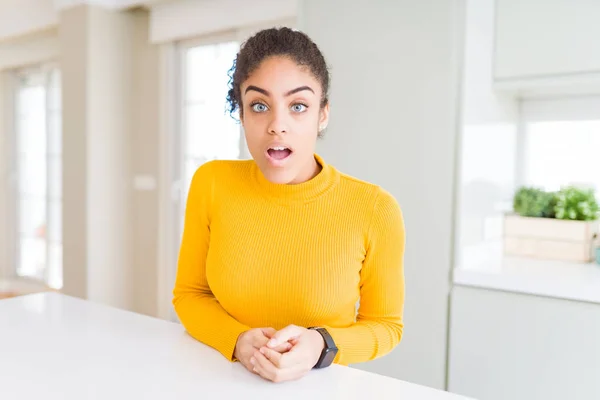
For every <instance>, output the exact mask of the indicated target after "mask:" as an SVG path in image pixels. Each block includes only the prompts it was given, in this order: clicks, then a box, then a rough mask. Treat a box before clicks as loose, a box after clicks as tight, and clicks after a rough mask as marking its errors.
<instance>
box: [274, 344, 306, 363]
mask: <svg viewBox="0 0 600 400" xmlns="http://www.w3.org/2000/svg"><path fill="white" fill-rule="evenodd" d="M305 358H306V357H305V354H304V351H303V350H302V347H296V346H294V347H293V348H292V349H291V350H290V351H288V352H287V353H284V354H282V355H281V358H280V359H279V367H280V368H291V367H293V366H296V365H300V364H303V363H304V360H305Z"/></svg>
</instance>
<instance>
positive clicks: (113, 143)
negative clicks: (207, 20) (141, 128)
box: [60, 6, 152, 309]
mask: <svg viewBox="0 0 600 400" xmlns="http://www.w3.org/2000/svg"><path fill="white" fill-rule="evenodd" d="M133 27H134V23H133V17H132V16H131V15H130V14H125V13H119V12H116V11H107V10H104V9H101V8H98V7H91V6H79V7H74V8H69V9H66V10H64V11H62V12H61V25H60V32H61V44H63V45H64V46H63V51H62V54H61V68H62V70H63V74H62V76H63V80H62V81H63V202H64V215H63V238H64V256H63V270H64V292H65V293H67V294H70V295H74V296H79V297H83V298H88V299H90V300H93V301H98V302H100V303H105V304H109V305H113V306H117V307H121V308H125V309H131V306H132V303H133V300H132V293H133V290H132V281H133V276H132V275H133V267H132V255H131V248H132V240H131V229H132V228H131V220H132V218H131V212H130V210H131V208H130V202H131V196H130V195H131V191H130V182H131V180H130V179H131V149H130V128H131V106H132V101H131V98H130V96H131V87H130V83H131V79H132V70H131V66H132V64H133V63H132V60H131V57H132V53H133V51H132V40H133ZM150 273H152V272H150Z"/></svg>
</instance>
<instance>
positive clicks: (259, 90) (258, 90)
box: [244, 85, 315, 96]
mask: <svg viewBox="0 0 600 400" xmlns="http://www.w3.org/2000/svg"><path fill="white" fill-rule="evenodd" d="M250 90H254V91H255V92H258V93H262V94H264V95H265V96H271V93H269V91H268V90H265V89H263V88H259V87H258V86H254V85H250V86H248V87H247V88H246V91H245V92H244V93H248V92H249V91H250ZM303 90H310V91H311V92H313V93H315V91H314V90H312V89H311V87H310V86H300V87H297V88H296V89H292V90H290V91H289V92H287V93H286V94H285V95H286V96H291V95H293V94H294V93H298V92H301V91H303Z"/></svg>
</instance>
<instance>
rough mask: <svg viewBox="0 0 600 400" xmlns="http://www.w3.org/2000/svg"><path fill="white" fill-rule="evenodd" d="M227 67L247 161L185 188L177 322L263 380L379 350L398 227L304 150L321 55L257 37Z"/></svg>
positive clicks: (391, 297)
mask: <svg viewBox="0 0 600 400" xmlns="http://www.w3.org/2000/svg"><path fill="white" fill-rule="evenodd" d="M232 70H233V71H234V72H233V76H232V79H231V89H230V91H229V94H228V101H229V104H230V108H231V112H235V111H236V110H239V115H240V121H241V123H242V125H243V127H244V132H245V136H246V141H247V144H248V148H249V150H250V153H251V155H252V158H253V159H252V160H244V161H239V160H235V161H211V162H208V163H206V164H204V165H202V166H201V167H200V168H198V170H197V171H196V173H195V175H194V177H193V179H192V183H191V186H190V191H189V197H188V200H187V206H186V215H185V227H184V232H183V237H182V242H181V249H180V254H179V261H178V271H177V279H176V283H175V288H174V292H173V293H174V299H173V304H174V306H175V310H176V312H177V314H178V316H179V318H180V320H181V322H182V324H183V326H184V327H185V328H186V330H187V331H188V332H189V333H190V334H191V335H192V336H193V337H194V338H196V339H197V340H199V341H201V342H203V343H205V344H207V345H209V346H211V347H213V348H215V349H216V350H218V351H219V352H221V353H222V354H223V355H224V356H225V357H226V358H227V359H229V360H232V361H239V362H241V363H242V364H243V365H244V366H245V367H246V368H247V369H248V370H249V371H251V372H254V373H257V374H259V375H261V376H262V377H264V378H266V379H269V380H272V381H285V380H293V379H297V378H299V377H301V376H303V375H305V374H306V373H307V372H308V371H310V370H311V369H312V368H315V367H316V368H323V367H326V366H328V365H329V364H330V363H331V362H336V363H339V364H343V365H347V364H351V363H359V362H363V361H367V360H372V359H375V358H377V357H380V356H382V355H384V354H387V353H388V352H390V351H391V350H392V349H393V348H394V347H395V346H396V345H397V344H398V343H399V342H400V338H401V336H402V329H403V323H402V315H403V307H404V269H403V257H404V242H405V238H404V222H403V218H402V213H401V210H400V208H399V206H398V204H397V202H396V200H395V199H394V198H393V197H392V196H391V195H390V194H389V193H388V192H386V191H385V190H383V189H382V188H380V187H378V186H376V185H373V184H370V183H367V182H363V181H361V180H358V179H356V178H353V177H350V176H348V175H345V174H343V173H340V172H339V171H338V170H337V169H335V168H334V167H333V166H331V165H329V164H327V163H326V162H325V160H323V158H322V157H320V156H319V155H318V154H316V153H315V146H316V141H317V137H319V136H320V134H321V132H322V131H323V129H325V127H326V126H327V123H328V120H329V101H328V95H327V93H328V89H329V73H328V69H327V65H326V63H325V60H324V58H323V55H322V54H321V52H320V51H319V49H318V48H317V46H316V45H315V44H314V43H313V42H312V41H311V40H310V39H309V38H308V37H307V36H306V35H305V34H303V33H301V32H297V31H293V30H291V29H288V28H281V29H267V30H264V31H261V32H258V33H257V34H256V35H254V36H253V37H251V38H250V39H249V40H248V41H247V42H246V43H245V44H244V45H243V46H242V48H241V50H240V52H239V54H238V55H237V58H236V61H235V64H234V69H232ZM341 140H343V138H341ZM359 300H360V302H359ZM357 303H360V307H359V308H358V313H357V309H356V306H357Z"/></svg>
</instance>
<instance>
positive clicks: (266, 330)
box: [260, 328, 277, 339]
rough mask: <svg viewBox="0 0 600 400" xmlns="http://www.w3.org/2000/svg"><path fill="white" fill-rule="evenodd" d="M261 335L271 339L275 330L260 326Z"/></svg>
mask: <svg viewBox="0 0 600 400" xmlns="http://www.w3.org/2000/svg"><path fill="white" fill-rule="evenodd" d="M260 330H261V331H262V333H263V335H265V336H266V337H268V338H269V339H271V338H272V337H273V335H274V334H275V332H277V330H276V329H275V328H260Z"/></svg>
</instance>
